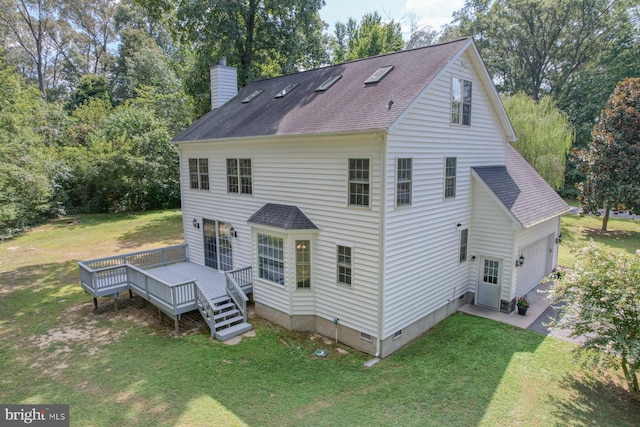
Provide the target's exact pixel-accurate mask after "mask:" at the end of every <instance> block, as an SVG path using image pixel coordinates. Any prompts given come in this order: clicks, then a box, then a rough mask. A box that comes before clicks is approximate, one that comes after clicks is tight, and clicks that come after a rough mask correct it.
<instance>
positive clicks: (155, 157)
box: [61, 104, 180, 212]
mask: <svg viewBox="0 0 640 427" xmlns="http://www.w3.org/2000/svg"><path fill="white" fill-rule="evenodd" d="M92 106H93V105H91V104H90V105H89V106H88V107H87V108H89V107H92ZM61 153H62V157H63V158H64V159H65V160H66V162H67V165H68V166H69V167H70V168H71V170H72V171H71V173H70V177H69V179H68V180H67V181H66V182H65V183H64V186H65V188H66V189H67V192H68V195H69V203H68V205H69V209H70V210H71V211H74V212H104V211H113V212H119V211H131V210H133V211H135V210H147V209H163V208H171V207H176V206H178V204H179V200H180V191H179V171H178V154H177V150H176V149H175V147H174V146H173V145H171V144H170V138H169V134H168V130H167V128H166V126H165V125H164V123H163V122H161V121H159V120H157V119H156V118H155V116H154V114H153V112H152V111H150V110H148V109H146V108H138V107H131V106H128V105H124V106H121V107H118V108H116V109H115V110H113V112H110V113H109V114H108V115H107V116H106V117H105V118H104V120H103V121H102V124H101V126H99V127H97V128H96V129H94V130H92V129H89V131H88V132H87V133H86V135H85V142H84V143H83V144H78V145H76V146H73V147H71V146H70V147H66V148H64V149H63V150H62V151H61Z"/></svg>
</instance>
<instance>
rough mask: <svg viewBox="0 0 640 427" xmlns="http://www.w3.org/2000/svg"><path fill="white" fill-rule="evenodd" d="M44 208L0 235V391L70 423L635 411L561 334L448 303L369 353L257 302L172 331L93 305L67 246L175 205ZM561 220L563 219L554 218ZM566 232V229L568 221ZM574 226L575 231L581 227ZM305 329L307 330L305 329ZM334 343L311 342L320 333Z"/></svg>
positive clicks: (87, 253) (620, 421) (459, 420)
mask: <svg viewBox="0 0 640 427" xmlns="http://www.w3.org/2000/svg"><path fill="white" fill-rule="evenodd" d="M76 219H77V220H78V222H79V223H73V222H71V223H70V221H69V220H64V221H57V222H53V223H51V224H49V225H46V226H42V227H38V228H36V229H34V230H32V231H31V232H30V233H28V234H25V235H23V236H21V237H19V238H17V239H15V240H12V241H8V242H4V243H2V244H0V360H2V363H1V364H0V402H2V403H34V404H35V403H68V404H70V408H71V425H72V426H85V425H95V426H116V425H117V426H131V425H148V426H163V425H167V426H172V425H177V426H201V425H202V426H212V425H215V426H236V425H250V426H279V427H284V426H337V425H339V426H351V425H360V426H393V425H397V426H429V425H433V426H476V425H479V426H512V425H519V426H541V425H544V426H547V425H573V426H583V425H607V426H609V425H616V426H632V425H633V426H635V425H637V422H638V419H640V404H639V402H637V401H633V400H631V398H630V397H629V395H628V394H627V392H626V391H625V390H624V389H623V388H622V385H621V382H620V381H619V378H618V377H617V376H616V375H615V374H612V373H603V374H597V373H594V372H593V371H591V370H585V369H583V368H581V367H580V365H579V364H576V363H574V362H573V359H572V354H571V350H572V348H573V346H572V345H571V344H567V343H564V342H562V341H558V340H555V339H552V338H546V337H544V336H542V335H538V334H536V333H533V332H529V331H526V330H521V329H518V328H514V327H511V326H508V325H504V324H501V323H497V322H493V321H490V320H486V319H480V318H474V317H469V316H464V315H461V314H456V315H454V316H451V317H449V318H448V319H446V320H445V321H443V322H441V323H440V324H439V325H437V326H436V327H435V328H433V329H432V330H431V331H429V332H428V333H427V334H425V335H424V336H423V337H422V338H420V339H418V340H417V341H415V342H414V343H413V344H411V345H410V346H408V347H407V348H405V349H404V350H402V351H400V352H398V353H396V354H394V355H392V356H391V357H389V358H387V359H384V360H383V361H382V362H381V363H379V364H378V365H376V366H374V367H373V368H365V367H364V366H363V364H364V362H366V361H367V360H368V359H370V356H368V355H365V354H362V353H359V352H357V351H354V350H352V349H348V348H346V347H341V348H343V349H346V350H347V351H348V353H347V354H339V353H337V352H336V351H335V345H332V344H326V343H324V342H323V340H321V339H318V338H316V337H313V336H311V335H310V334H306V333H290V332H287V331H285V330H283V329H282V328H279V327H277V326H274V325H273V324H270V323H268V322H266V321H262V320H260V319H258V318H253V319H252V320H251V321H252V323H253V324H254V326H255V331H256V336H255V337H253V338H243V340H242V341H241V342H240V343H239V344H237V345H235V346H227V345H225V344H222V343H220V342H218V341H214V340H211V339H210V338H209V336H208V333H207V331H206V330H205V329H204V324H202V323H198V322H197V316H192V318H191V319H185V323H186V324H188V325H189V328H188V329H189V330H188V331H187V332H183V333H181V334H179V335H175V334H174V333H173V329H172V327H171V322H170V321H168V319H165V321H164V322H163V323H159V322H158V320H157V317H156V312H155V311H154V310H153V309H151V308H149V307H148V306H146V307H144V306H143V305H142V301H141V300H139V299H134V300H127V299H125V300H123V301H122V302H121V303H120V304H119V307H120V309H119V310H118V311H115V310H114V309H113V304H112V303H110V302H109V301H107V300H104V301H101V305H100V309H99V310H98V311H97V312H94V311H93V307H92V302H91V298H90V297H89V296H88V295H86V294H84V293H83V291H82V290H81V288H80V286H79V284H78V275H77V267H76V265H75V261H77V260H80V259H87V258H95V257H99V256H107V255H111V254H114V253H121V252H130V251H136V250H142V249H147V248H150V247H154V246H164V245H168V244H174V243H178V242H180V241H181V240H182V235H181V233H182V231H181V227H182V226H181V217H180V212H179V211H169V212H164V213H158V212H152V213H145V214H135V215H93V216H80V217H78V218H76ZM564 233H567V234H564ZM563 234H564V235H565V238H566V239H567V241H569V240H570V237H569V235H568V234H569V232H568V231H563ZM576 240H577V238H576ZM311 338H314V339H311ZM320 347H322V348H326V349H329V350H330V353H329V356H328V357H326V358H323V359H320V358H315V357H314V356H313V355H312V353H313V351H314V350H315V349H317V348H320Z"/></svg>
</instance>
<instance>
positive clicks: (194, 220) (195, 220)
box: [193, 218, 200, 228]
mask: <svg viewBox="0 0 640 427" xmlns="http://www.w3.org/2000/svg"><path fill="white" fill-rule="evenodd" d="M193 228H200V223H199V222H198V220H197V219H195V218H193Z"/></svg>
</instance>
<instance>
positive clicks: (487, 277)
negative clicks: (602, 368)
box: [482, 259, 499, 285]
mask: <svg viewBox="0 0 640 427" xmlns="http://www.w3.org/2000/svg"><path fill="white" fill-rule="evenodd" d="M498 265H499V262H498V261H492V260H490V259H485V260H484V275H483V278H482V280H484V282H485V283H492V284H494V285H496V284H498V271H499V270H498Z"/></svg>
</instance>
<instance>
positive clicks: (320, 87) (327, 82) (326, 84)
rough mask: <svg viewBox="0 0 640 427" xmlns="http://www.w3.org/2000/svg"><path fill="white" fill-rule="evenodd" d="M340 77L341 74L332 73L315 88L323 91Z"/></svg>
mask: <svg viewBox="0 0 640 427" xmlns="http://www.w3.org/2000/svg"><path fill="white" fill-rule="evenodd" d="M341 78H342V74H334V75H332V76H331V77H329V78H328V79H327V80H325V81H324V82H322V84H321V85H320V86H318V87H317V88H316V92H324V91H326V90H327V89H329V88H330V87H331V86H333V84H334V83H335V82H337V81H338V80H340V79H341Z"/></svg>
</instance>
